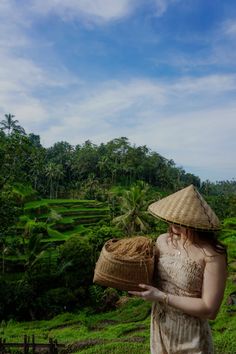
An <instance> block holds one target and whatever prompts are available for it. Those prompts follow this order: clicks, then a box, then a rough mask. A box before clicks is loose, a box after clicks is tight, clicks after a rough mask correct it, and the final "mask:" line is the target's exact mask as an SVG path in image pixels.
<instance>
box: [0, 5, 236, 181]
mask: <svg viewBox="0 0 236 354" xmlns="http://www.w3.org/2000/svg"><path fill="white" fill-rule="evenodd" d="M235 98H236V3H235V0H224V1H222V0H214V1H213V0H204V1H203V0H67V1H64V0H47V1H42V0H1V1H0V116H1V117H2V118H3V117H4V114H5V113H9V112H10V113H12V114H14V115H15V116H16V119H18V120H19V122H20V124H21V125H22V126H23V127H24V128H25V129H26V131H27V133H30V132H34V133H35V134H39V135H40V136H41V142H42V144H43V145H44V146H51V145H52V144H54V143H55V142H57V141H68V142H69V143H71V144H72V145H76V144H82V143H83V142H84V141H85V140H88V139H90V140H91V141H92V142H93V143H96V144H100V143H101V142H107V141H109V140H111V139H113V138H117V137H120V136H126V137H127V138H129V140H130V142H131V143H132V144H135V145H147V146H148V147H149V148H150V149H152V150H153V151H157V152H159V153H160V154H162V155H163V156H165V157H166V158H170V159H173V160H174V161H175V162H176V164H177V165H178V166H182V167H183V168H184V169H185V170H186V171H187V172H192V173H194V174H196V175H198V176H199V177H201V179H202V180H206V179H209V180H211V181H219V180H225V179H229V180H231V179H235V177H236V159H235V153H236V139H235V132H236V100H235Z"/></svg>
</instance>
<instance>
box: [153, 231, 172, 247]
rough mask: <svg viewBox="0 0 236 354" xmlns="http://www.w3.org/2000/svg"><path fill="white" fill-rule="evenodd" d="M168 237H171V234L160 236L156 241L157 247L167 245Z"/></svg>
mask: <svg viewBox="0 0 236 354" xmlns="http://www.w3.org/2000/svg"><path fill="white" fill-rule="evenodd" d="M168 237H169V234H168V233H165V234H161V235H159V236H158V237H157V239H156V245H157V246H160V245H162V244H164V243H166V242H167V240H168Z"/></svg>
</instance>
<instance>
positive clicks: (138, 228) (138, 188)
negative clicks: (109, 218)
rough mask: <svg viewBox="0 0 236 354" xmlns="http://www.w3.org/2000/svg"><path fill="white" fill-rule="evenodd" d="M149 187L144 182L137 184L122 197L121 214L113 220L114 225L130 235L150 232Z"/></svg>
mask: <svg viewBox="0 0 236 354" xmlns="http://www.w3.org/2000/svg"><path fill="white" fill-rule="evenodd" d="M148 189H149V186H148V185H147V184H146V183H144V182H141V181H140V182H137V183H136V184H135V185H133V186H132V187H131V188H130V189H129V190H128V191H125V192H124V194H123V196H122V197H121V201H120V203H121V213H123V214H122V215H120V216H117V217H116V218H114V219H113V223H114V224H117V225H118V226H120V227H121V228H122V229H123V230H124V231H125V232H126V233H127V234H128V235H132V234H135V233H137V232H139V233H145V232H147V231H148V230H149V225H148V221H147V220H148V213H147V207H148V205H149V204H150V200H147V194H148Z"/></svg>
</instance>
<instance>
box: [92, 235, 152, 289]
mask: <svg viewBox="0 0 236 354" xmlns="http://www.w3.org/2000/svg"><path fill="white" fill-rule="evenodd" d="M130 240H131V242H132V247H127V249H126V246H129V245H130ZM142 245H143V247H142ZM140 246H141V247H140ZM114 249H116V252H115V250H114ZM119 249H120V250H121V249H123V250H122V251H121V252H119ZM139 251H140V253H139ZM154 262H155V245H154V243H153V242H152V241H151V240H150V239H148V238H146V237H143V236H137V237H132V238H131V239H121V240H118V239H111V240H109V241H107V242H106V243H105V245H104V246H103V248H102V251H101V253H100V256H99V259H98V261H97V263H96V267H95V272H94V278H93V281H94V283H96V284H99V285H103V286H108V287H112V288H116V289H119V290H125V291H142V289H141V288H140V287H139V286H138V284H140V283H143V284H149V285H151V284H152V280H153V272H154Z"/></svg>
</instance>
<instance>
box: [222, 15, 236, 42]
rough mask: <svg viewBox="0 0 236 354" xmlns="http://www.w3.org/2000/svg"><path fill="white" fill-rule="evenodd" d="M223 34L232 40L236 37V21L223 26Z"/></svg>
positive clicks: (229, 21) (228, 21) (226, 22)
mask: <svg viewBox="0 0 236 354" xmlns="http://www.w3.org/2000/svg"><path fill="white" fill-rule="evenodd" d="M222 34H223V35H226V36H228V37H231V38H233V39H234V38H235V36H236V20H232V19H231V20H227V21H225V22H223V24H222Z"/></svg>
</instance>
